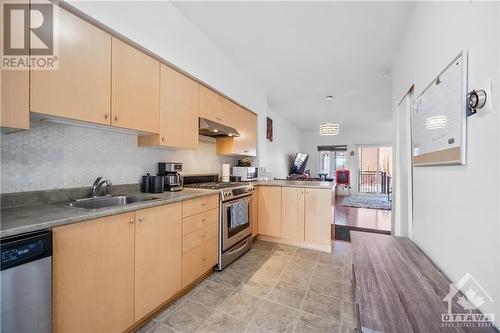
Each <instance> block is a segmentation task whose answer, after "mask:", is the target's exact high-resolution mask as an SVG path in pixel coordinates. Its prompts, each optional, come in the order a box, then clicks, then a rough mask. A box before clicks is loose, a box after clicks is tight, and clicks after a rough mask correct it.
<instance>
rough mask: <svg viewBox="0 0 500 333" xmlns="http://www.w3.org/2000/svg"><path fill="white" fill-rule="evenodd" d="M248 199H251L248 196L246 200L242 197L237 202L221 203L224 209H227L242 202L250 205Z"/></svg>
mask: <svg viewBox="0 0 500 333" xmlns="http://www.w3.org/2000/svg"><path fill="white" fill-rule="evenodd" d="M250 197H251V196H248V198H245V197H243V198H239V199H237V200H234V201H230V202H227V203H226V202H225V203H223V205H224V207H225V208H229V207H231V206H232V205H234V204H237V203H240V202H242V201H244V202H246V203H248V204H250Z"/></svg>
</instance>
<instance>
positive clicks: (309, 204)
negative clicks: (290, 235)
mask: <svg viewBox="0 0 500 333" xmlns="http://www.w3.org/2000/svg"><path fill="white" fill-rule="evenodd" d="M305 193H306V197H305V234H304V236H305V237H304V240H305V241H306V242H309V243H314V244H319V245H324V246H327V247H328V246H330V244H331V228H332V190H330V189H316V188H306V189H305Z"/></svg>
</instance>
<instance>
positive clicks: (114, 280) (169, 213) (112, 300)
mask: <svg viewBox="0 0 500 333" xmlns="http://www.w3.org/2000/svg"><path fill="white" fill-rule="evenodd" d="M53 237H54V238H53V242H54V253H53V263H54V268H53V295H54V300H53V310H54V311H53V313H54V315H53V323H54V332H103V333H104V332H106V333H107V332H123V331H124V330H126V329H127V328H129V327H131V326H132V325H133V324H134V323H135V322H137V321H138V320H140V319H142V318H144V317H145V316H146V315H148V314H149V313H151V312H152V311H153V310H155V309H156V308H157V307H159V306H160V305H162V304H163V303H164V302H166V301H167V300H168V299H169V298H171V297H172V296H174V295H175V293H176V292H178V291H179V290H180V289H181V239H182V204H181V203H175V204H170V205H164V206H158V207H153V208H148V209H143V210H138V211H136V212H131V213H126V214H120V215H114V216H109V217H104V218H100V219H96V220H93V221H87V222H82V223H75V224H71V225H67V226H61V227H57V228H54V230H53Z"/></svg>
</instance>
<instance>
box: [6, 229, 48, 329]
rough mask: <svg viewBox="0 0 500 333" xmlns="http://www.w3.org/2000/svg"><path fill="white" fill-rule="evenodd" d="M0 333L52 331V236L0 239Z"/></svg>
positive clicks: (44, 233)
mask: <svg viewBox="0 0 500 333" xmlns="http://www.w3.org/2000/svg"><path fill="white" fill-rule="evenodd" d="M0 249H1V253H2V258H1V266H0V280H1V282H0V283H1V289H0V293H1V295H0V298H1V308H0V312H1V325H0V328H1V329H0V331H1V332H2V333H11V332H15V333H19V332H23V333H35V332H36V333H45V332H47V333H50V332H51V331H52V318H51V317H52V233H51V232H50V231H47V230H45V231H41V232H35V233H29V234H23V235H19V236H13V237H8V238H2V239H1V240H0Z"/></svg>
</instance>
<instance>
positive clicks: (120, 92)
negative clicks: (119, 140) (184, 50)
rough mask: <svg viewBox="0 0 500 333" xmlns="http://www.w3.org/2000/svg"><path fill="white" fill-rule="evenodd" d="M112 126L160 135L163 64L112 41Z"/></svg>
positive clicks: (128, 46)
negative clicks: (161, 68)
mask: <svg viewBox="0 0 500 333" xmlns="http://www.w3.org/2000/svg"><path fill="white" fill-rule="evenodd" d="M111 41H112V43H111V47H112V52H111V59H112V61H111V125H113V126H116V127H122V128H126V129H133V130H137V131H141V132H149V133H155V134H159V133H160V63H159V62H158V61H157V60H156V59H154V58H152V57H150V56H148V55H146V54H144V53H143V52H141V51H139V50H137V49H135V48H133V47H132V46H130V45H128V44H125V43H124V42H122V41H121V40H119V39H116V38H114V37H113V38H112V40H111Z"/></svg>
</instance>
